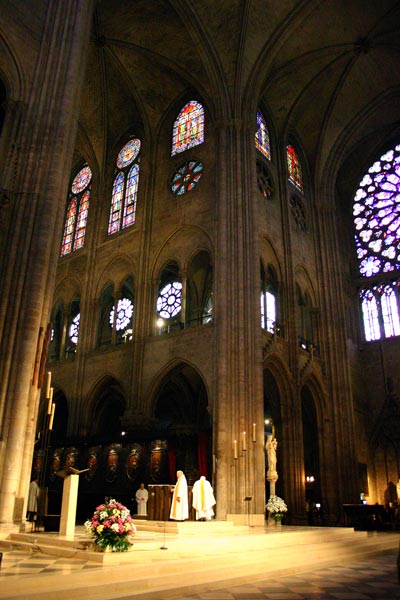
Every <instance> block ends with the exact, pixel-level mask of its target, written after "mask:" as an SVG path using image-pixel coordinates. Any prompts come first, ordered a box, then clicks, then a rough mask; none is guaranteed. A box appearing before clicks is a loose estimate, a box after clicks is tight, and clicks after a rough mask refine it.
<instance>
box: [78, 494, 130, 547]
mask: <svg viewBox="0 0 400 600" xmlns="http://www.w3.org/2000/svg"><path fill="white" fill-rule="evenodd" d="M85 528H86V531H87V532H88V533H89V535H90V537H92V538H93V539H94V543H95V544H96V545H97V546H99V547H100V548H101V549H102V550H105V549H110V550H111V552H127V551H128V550H129V549H130V548H131V546H133V536H134V535H135V533H136V527H135V524H134V523H133V519H132V517H131V514H130V511H129V509H128V508H126V506H123V504H120V502H117V501H116V500H113V499H112V498H110V499H108V500H107V499H106V502H105V503H104V504H100V506H98V507H97V508H96V510H95V511H94V514H93V516H92V518H91V519H88V520H87V521H86V522H85Z"/></svg>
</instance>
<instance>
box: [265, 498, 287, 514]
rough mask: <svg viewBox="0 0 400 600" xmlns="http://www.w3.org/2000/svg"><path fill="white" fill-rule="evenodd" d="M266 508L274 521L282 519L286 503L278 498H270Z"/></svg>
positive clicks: (285, 510)
mask: <svg viewBox="0 0 400 600" xmlns="http://www.w3.org/2000/svg"><path fill="white" fill-rule="evenodd" d="M266 508H267V511H268V512H269V513H271V516H272V517H274V519H282V517H283V513H285V512H287V506H286V503H285V501H284V500H282V498H279V496H270V497H269V500H268V502H267V506H266Z"/></svg>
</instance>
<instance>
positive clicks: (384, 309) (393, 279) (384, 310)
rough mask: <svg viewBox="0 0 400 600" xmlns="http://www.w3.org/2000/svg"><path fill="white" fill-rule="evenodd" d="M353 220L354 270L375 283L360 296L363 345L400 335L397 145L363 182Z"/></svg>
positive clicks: (399, 169) (399, 158)
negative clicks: (356, 263)
mask: <svg viewBox="0 0 400 600" xmlns="http://www.w3.org/2000/svg"><path fill="white" fill-rule="evenodd" d="M353 217H354V227H355V244H356V250H357V259H358V268H359V272H360V275H361V276H362V277H364V278H365V279H370V278H372V280H373V283H372V284H371V285H370V286H368V287H365V288H364V289H362V290H361V292H360V302H361V310H362V316H363V323H364V335H365V339H366V341H373V340H379V339H381V338H385V337H386V338H388V337H393V336H398V335H400V319H399V315H400V290H399V285H400V282H399V279H398V277H397V276H396V273H397V271H399V268H400V145H398V146H396V147H395V148H393V149H392V150H389V151H388V152H386V153H385V154H383V155H382V156H381V157H380V159H379V160H377V161H375V162H374V164H373V165H372V166H371V167H370V168H369V169H368V172H367V173H366V174H365V175H364V177H363V178H362V179H361V181H360V184H359V186H358V190H357V192H356V194H355V196H354V203H353Z"/></svg>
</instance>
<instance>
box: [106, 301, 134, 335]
mask: <svg viewBox="0 0 400 600" xmlns="http://www.w3.org/2000/svg"><path fill="white" fill-rule="evenodd" d="M132 317H133V303H132V301H131V300H129V298H120V300H118V303H117V317H116V320H115V329H116V331H124V329H126V328H127V327H128V326H129V325H131V323H132ZM109 323H110V325H111V327H113V324H114V307H113V308H112V309H111V310H110V316H109Z"/></svg>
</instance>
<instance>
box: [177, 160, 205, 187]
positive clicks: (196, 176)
mask: <svg viewBox="0 0 400 600" xmlns="http://www.w3.org/2000/svg"><path fill="white" fill-rule="evenodd" d="M202 174H203V164H202V163H201V162H199V161H195V160H191V161H190V162H188V163H186V164H185V165H182V166H181V167H179V169H178V170H177V171H176V173H175V174H174V175H173V177H172V179H171V190H172V193H173V194H175V195H176V196H182V195H183V194H184V193H185V192H191V191H192V190H193V189H194V188H195V187H196V185H197V184H198V183H199V181H200V179H201V177H202Z"/></svg>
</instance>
